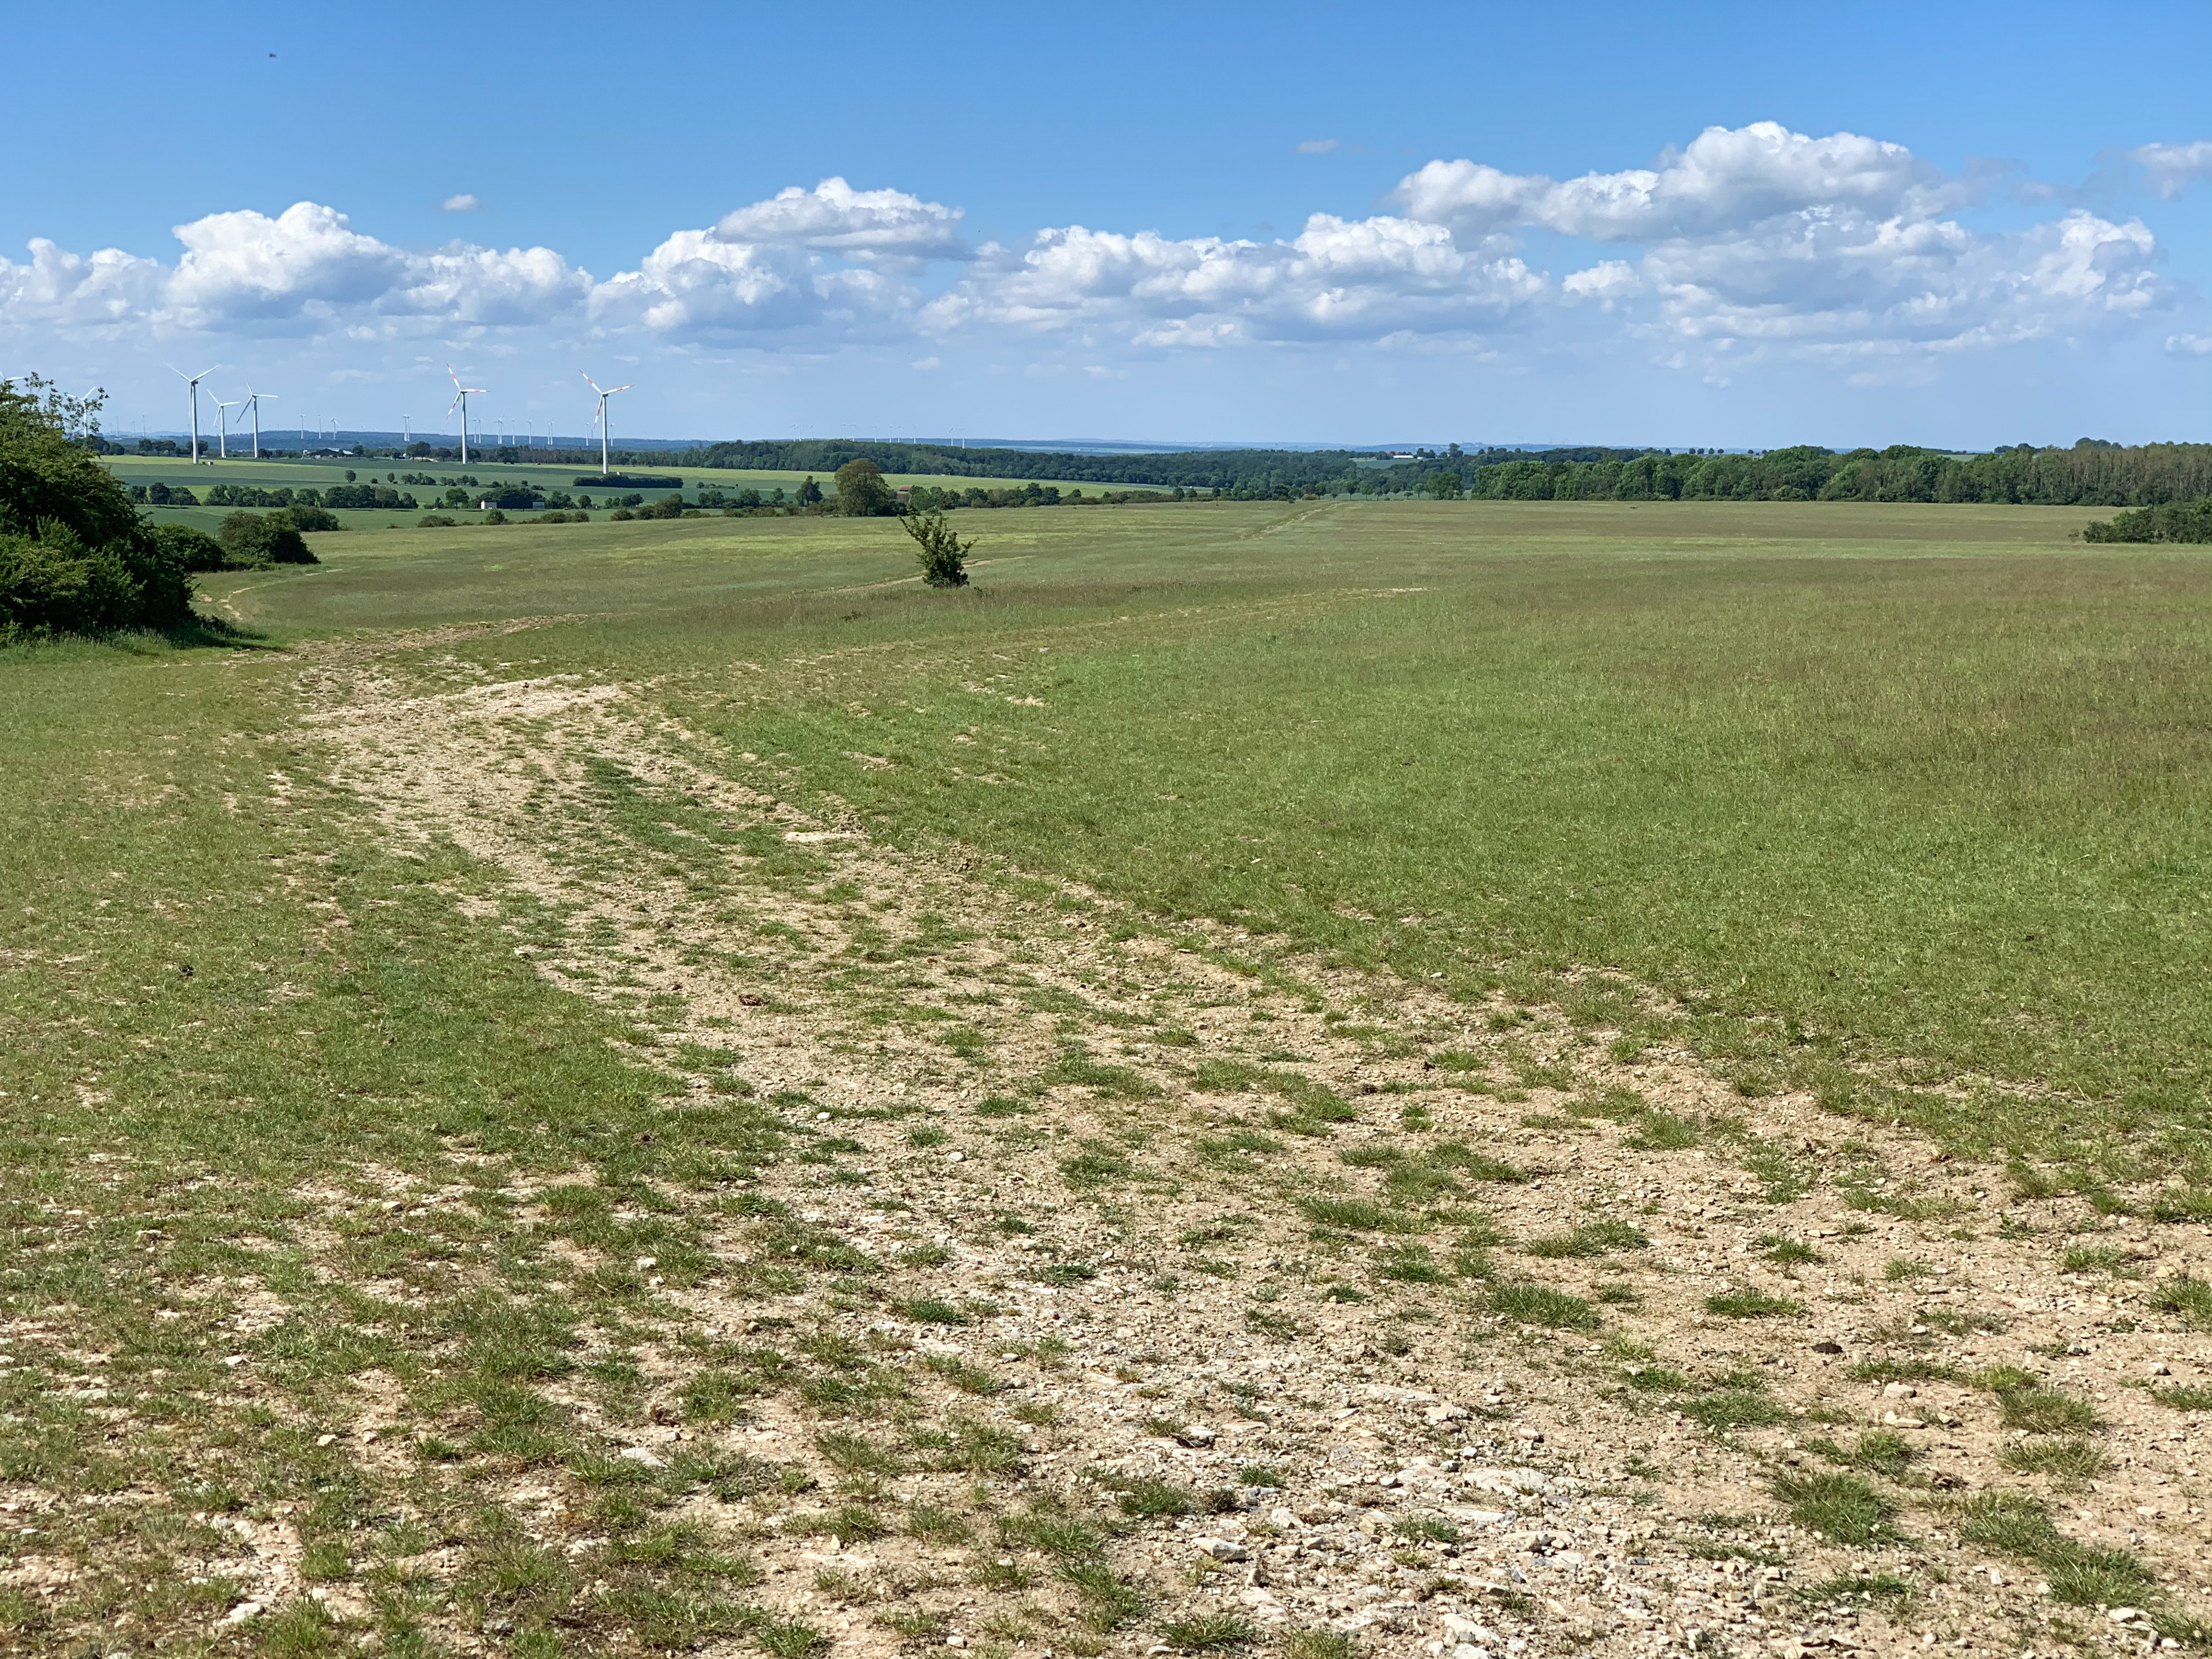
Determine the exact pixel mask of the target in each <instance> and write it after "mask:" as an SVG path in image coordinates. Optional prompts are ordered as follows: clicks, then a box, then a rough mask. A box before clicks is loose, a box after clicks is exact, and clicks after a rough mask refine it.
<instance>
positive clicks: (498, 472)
mask: <svg viewBox="0 0 2212 1659" xmlns="http://www.w3.org/2000/svg"><path fill="white" fill-rule="evenodd" d="M237 447H238V446H237V445H236V444H235V443H234V444H233V445H232V448H233V450H234V451H235V450H236V449H237ZM106 465H107V467H108V468H109V470H110V471H112V472H113V473H114V474H115V476H116V477H118V478H120V479H122V480H123V482H124V483H126V484H151V483H166V484H168V485H170V486H172V487H174V486H176V485H179V484H182V485H185V486H186V487H188V488H190V489H191V490H192V491H193V492H194V493H195V494H196V495H197V494H201V493H203V492H204V491H205V489H207V487H208V486H209V485H210V484H216V483H229V484H244V485H248V486H251V487H252V488H255V489H301V488H303V487H307V488H313V489H327V488H329V487H330V486H331V485H332V484H342V483H345V482H346V474H347V472H348V471H353V472H355V473H356V475H357V477H358V478H359V481H360V482H362V483H386V482H388V480H387V475H393V476H397V475H400V474H411V475H413V476H414V477H424V476H426V475H427V476H428V477H435V478H436V479H437V480H438V481H439V482H438V483H436V484H435V485H423V484H404V485H402V484H393V485H392V488H394V489H404V490H405V491H407V492H409V493H410V494H412V495H414V496H415V498H416V501H420V502H422V511H418V512H415V513H379V512H374V511H370V510H365V509H362V508H356V507H349V508H347V509H345V510H344V512H343V517H344V520H345V522H346V525H347V527H348V528H349V529H355V530H395V529H399V528H402V527H411V526H413V525H414V523H415V521H416V520H417V519H419V518H420V517H421V516H422V512H423V511H429V510H432V508H433V498H434V497H435V496H438V495H443V494H444V493H445V491H446V489H447V486H448V485H449V484H453V483H459V481H460V478H461V477H462V475H463V474H466V475H467V476H468V477H471V478H474V479H476V480H477V483H480V484H489V483H491V482H492V481H493V480H495V479H498V480H500V481H502V482H507V483H531V484H535V485H536V486H538V488H540V489H566V490H568V491H569V492H570V493H571V494H581V495H592V497H593V499H594V500H597V499H598V498H599V495H601V494H604V493H605V492H602V491H599V490H596V489H594V487H593V486H592V485H591V484H588V483H586V484H579V483H577V482H576V481H577V480H578V479H579V478H588V477H591V475H592V474H593V473H594V472H596V471H598V468H597V467H596V466H544V465H505V464H503V463H501V462H498V461H490V460H483V459H477V458H476V457H474V456H471V459H470V461H469V464H468V465H466V466H465V467H464V466H463V465H461V464H460V463H459V461H431V460H420V461H404V462H402V461H381V462H369V461H364V460H355V461H346V460H336V461H307V460H301V461H278V460H264V461H253V460H250V459H237V458H236V457H235V455H234V457H233V458H232V459H228V460H219V461H208V462H204V463H203V464H202V465H200V466H199V467H198V468H197V469H195V468H194V467H193V466H192V465H191V462H190V461H188V460H184V459H178V458H176V457H174V456H150V455H149V456H138V455H114V456H109V457H107V458H106ZM623 471H630V472H634V473H650V474H652V475H653V476H655V477H671V478H676V477H680V478H682V479H683V480H684V488H685V489H687V490H690V491H692V492H694V493H696V492H697V491H698V490H699V489H702V488H703V487H705V486H707V485H709V484H714V485H719V486H720V488H722V489H725V490H738V489H758V490H760V491H762V492H763V493H766V492H767V491H769V490H771V489H782V490H783V491H784V492H785V493H786V495H790V494H791V493H793V492H794V491H796V490H797V489H798V488H799V483H801V482H802V481H803V480H804V479H805V477H808V476H809V475H807V474H805V473H803V472H775V471H744V470H740V469H737V468H732V467H703V466H684V467H679V466H675V465H668V466H657V465H656V466H634V467H629V468H625V469H623ZM884 477H886V478H887V479H888V481H889V482H890V484H891V486H892V487H893V488H894V489H896V488H898V487H900V486H902V485H905V484H917V483H927V484H936V485H939V486H943V485H945V484H948V483H957V485H958V486H959V487H960V488H961V489H969V488H971V487H972V488H976V489H1020V488H1022V487H1023V485H1024V483H1027V482H1029V481H1028V480H1026V479H1022V478H969V477H962V478H958V479H951V478H946V477H939V476H937V475H934V474H922V473H903V472H901V473H886V474H885V475H884ZM815 482H816V483H818V484H820V485H822V486H823V488H824V489H828V488H829V475H828V474H827V473H824V474H823V475H821V476H820V477H816V479H815ZM1040 482H1042V483H1051V482H1053V481H1052V480H1050V479H1044V480H1041V481H1040ZM1129 487H1130V488H1135V489H1141V488H1143V486H1141V485H1133V486H1129ZM1061 488H1062V489H1084V490H1085V492H1086V493H1088V494H1090V495H1097V494H1098V493H1100V490H1101V488H1102V486H1100V485H1098V484H1096V483H1092V484H1066V483H1063V484H1062V485H1061ZM613 493H614V494H616V495H630V494H636V495H643V496H645V497H646V499H647V500H648V501H659V499H660V498H661V497H662V496H663V495H666V494H667V493H668V492H667V491H666V490H663V489H647V490H636V491H631V490H626V489H617V490H616V491H614V492H613ZM150 510H151V511H152V512H153V513H154V514H155V517H157V518H159V519H161V520H165V521H167V520H174V521H175V522H177V523H179V524H188V525H191V526H195V527H196V528H197V529H201V530H206V531H210V532H211V531H213V530H214V529H215V527H216V526H217V525H219V524H221V523H222V520H223V517H224V515H225V514H226V513H228V512H230V511H231V509H230V508H228V507H159V508H154V509H150Z"/></svg>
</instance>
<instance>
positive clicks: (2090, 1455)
mask: <svg viewBox="0 0 2212 1659" xmlns="http://www.w3.org/2000/svg"><path fill="white" fill-rule="evenodd" d="M1998 1456H1999V1458H2000V1459H2001V1460H2002V1462H2003V1464H2004V1466H2005V1467H2006V1468H2008V1469H2012V1470H2015V1471H2017V1472H2018V1473H2019V1474H2047V1475H2051V1476H2053V1477H2055V1478H2057V1479H2058V1480H2093V1479H2095V1478H2096V1477H2097V1476H2098V1475H2100V1474H2103V1473H2104V1472H2105V1471H2106V1469H2107V1468H2111V1467H2112V1460H2111V1459H2110V1458H2108V1457H2106V1455H2105V1454H2104V1452H2103V1451H2102V1450H2101V1449H2100V1448H2098V1447H2097V1446H2094V1445H2093V1444H2091V1443H2089V1442H2088V1441H2087V1440H2051V1441H2041V1442H2037V1441H2029V1442H2027V1443H2023V1444H2021V1445H2017V1446H2007V1447H2006V1448H2005V1449H2004V1450H2003V1451H2002V1452H2001V1453H1999V1454H1998Z"/></svg>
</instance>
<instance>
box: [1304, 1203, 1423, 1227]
mask: <svg viewBox="0 0 2212 1659" xmlns="http://www.w3.org/2000/svg"><path fill="white" fill-rule="evenodd" d="M1298 1208H1299V1209H1301V1210H1303V1211H1304V1212H1305V1217H1306V1219H1307V1220H1309V1221H1311V1222H1313V1223H1314V1224H1316V1225H1318V1226H1322V1227H1344V1228H1347V1229H1349V1230H1351V1231H1354V1232H1384V1233H1410V1232H1418V1231H1419V1230H1420V1228H1421V1227H1422V1225H1423V1223H1422V1221H1421V1219H1420V1218H1419V1217H1418V1216H1412V1215H1408V1214H1407V1213H1406V1212H1404V1211H1403V1210H1394V1209H1391V1208H1390V1207H1389V1206H1387V1205H1382V1204H1377V1203H1376V1202H1375V1201H1374V1200H1372V1199H1367V1198H1302V1199H1300V1200H1298Z"/></svg>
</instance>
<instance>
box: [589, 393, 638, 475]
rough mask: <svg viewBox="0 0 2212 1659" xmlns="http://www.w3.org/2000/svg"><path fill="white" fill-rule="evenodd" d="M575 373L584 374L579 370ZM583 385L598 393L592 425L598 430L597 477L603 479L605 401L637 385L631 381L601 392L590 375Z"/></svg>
mask: <svg viewBox="0 0 2212 1659" xmlns="http://www.w3.org/2000/svg"><path fill="white" fill-rule="evenodd" d="M576 373H577V374H584V371H583V370H582V369H578V370H577V371H576ZM584 384H585V385H586V386H589V387H591V388H592V391H594V392H599V407H598V408H597V409H596V410H593V411H592V425H593V426H595V427H597V428H599V476H600V477H602V478H604V477H606V476H607V399H608V398H611V397H613V396H614V395H615V393H616V392H630V391H634V390H635V388H636V385H637V383H636V382H635V380H633V381H631V382H630V384H629V386H609V387H607V388H606V390H605V391H604V392H601V391H599V382H598V381H597V380H593V379H592V377H591V376H590V375H588V374H584Z"/></svg>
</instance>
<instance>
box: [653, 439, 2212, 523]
mask: <svg viewBox="0 0 2212 1659" xmlns="http://www.w3.org/2000/svg"><path fill="white" fill-rule="evenodd" d="M863 457H865V458H866V459H870V460H872V461H874V462H875V463H876V465H878V467H880V468H881V469H882V470H883V471H886V472H904V473H921V474H926V475H935V476H939V477H1006V478H1029V479H1042V478H1052V479H1055V480H1059V481H1060V482H1063V483H1066V482H1078V481H1080V482H1097V483H1123V484H1150V485H1153V486H1155V487H1158V488H1169V489H1173V488H1181V489H1185V490H1193V489H1195V490H1200V491H1204V492H1206V493H1209V494H1210V493H1212V492H1213V491H1216V490H1218V491H1220V492H1221V493H1222V494H1223V495H1226V496H1229V497H1231V498H1232V499H1237V500H1253V499H1267V498H1269V497H1277V498H1285V499H1287V498H1291V497H1296V496H1299V495H1435V496H1441V497H1445V498H1448V499H1449V498H1462V499H1473V500H1481V501H1929V502H1962V503H1963V502H1988V503H2011V504H2016V505H2033V506H2051V507H2150V506H2157V505H2160V504H2162V503H2166V502H2169V501H2192V500H2197V499H2200V498H2202V497H2204V496H2208V495H2212V444H2183V443H2166V444H2135V445H2123V444H2115V443H2110V442H2106V441H2102V440H2098V439H2090V438H2085V439H2083V440H2081V441H2080V442H2079V443H2076V444H2075V445H2073V446H2072V447H2070V448H2057V447H2036V446H2034V445H2033V444H2019V445H2015V446H2012V447H2006V448H2000V449H1996V450H1991V451H1990V452H1988V453H1980V454H1961V453H1955V452H1952V451H1947V450H1936V449H1926V448H1921V447H1915V446H1912V445H1907V444H1897V445H1893V446H1891V447H1888V448H1887V449H1879V450H1877V449H1852V450H1833V449H1826V448H1821V447H1817V446H1814V445H1809V444H1806V445H1797V446H1794V447H1790V448H1787V449H1771V450H1765V451H1762V452H1754V453H1716V452H1712V451H1699V450H1689V451H1669V450H1651V449H1646V450H1633V449H1604V448H1597V447H1575V448H1562V449H1552V450H1541V451H1533V452H1532V451H1525V450H1514V449H1481V450H1465V451H1462V449H1460V448H1459V447H1458V446H1456V445H1454V446H1451V447H1449V448H1446V449H1443V450H1440V451H1429V450H1419V451H1416V452H1415V453H1414V454H1413V457H1412V458H1411V459H1406V460H1401V461H1395V462H1394V463H1393V464H1391V465H1388V466H1377V465H1375V464H1374V457H1373V455H1372V454H1370V453H1365V452H1361V451H1356V450H1343V449H1338V450H1303V451H1301V450H1280V449H1273V450H1269V449H1243V450H1194V451H1188V452H1183V453H1172V454H1159V455H1079V454H1071V453H1060V452H1050V451H1042V450H1018V449H991V450H975V449H957V448H953V447H949V446H942V445H933V444H904V443H869V442H866V441H860V440H857V439H801V440H792V441H747V442H742V443H723V444H714V445H711V446H709V447H707V448H705V449H701V450H690V451H684V452H682V453H679V454H678V455H676V456H673V457H670V456H667V455H664V456H663V458H662V461H663V464H664V465H667V464H670V463H671V461H672V462H673V463H674V464H675V465H684V466H695V467H698V466H703V467H732V468H743V469H754V470H762V471H825V472H831V473H834V472H835V471H836V470H837V468H839V467H841V466H843V465H845V464H846V463H848V462H849V461H852V460H854V459H860V458H863Z"/></svg>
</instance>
